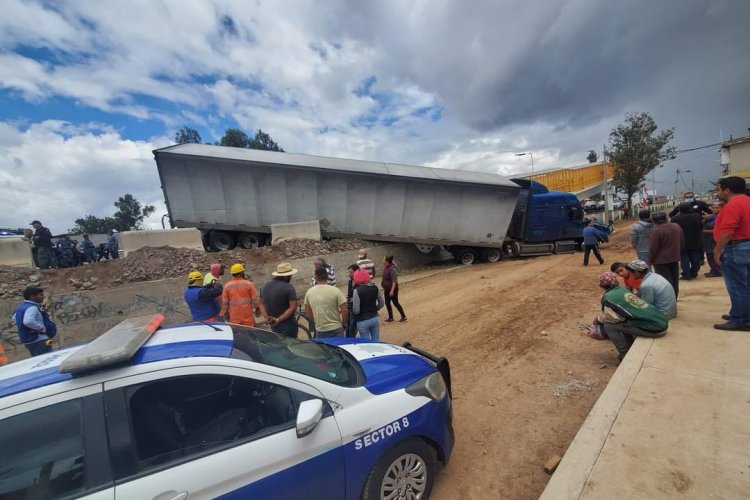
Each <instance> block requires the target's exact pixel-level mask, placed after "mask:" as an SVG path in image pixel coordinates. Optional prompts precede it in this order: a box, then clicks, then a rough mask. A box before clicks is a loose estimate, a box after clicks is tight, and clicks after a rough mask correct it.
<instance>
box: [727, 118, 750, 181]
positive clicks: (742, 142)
mask: <svg viewBox="0 0 750 500" xmlns="http://www.w3.org/2000/svg"><path fill="white" fill-rule="evenodd" d="M748 132H749V133H750V129H748ZM720 151H721V167H722V173H723V175H738V176H740V177H744V178H745V179H750V135H747V136H745V137H740V138H738V139H730V140H728V141H726V142H723V143H721V150H720Z"/></svg>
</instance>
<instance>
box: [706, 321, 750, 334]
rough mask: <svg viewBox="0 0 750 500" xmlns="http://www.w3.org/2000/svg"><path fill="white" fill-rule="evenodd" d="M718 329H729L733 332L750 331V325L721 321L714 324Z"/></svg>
mask: <svg viewBox="0 0 750 500" xmlns="http://www.w3.org/2000/svg"><path fill="white" fill-rule="evenodd" d="M714 328H716V329H717V330H728V331H732V332H750V325H740V324H738V323H732V322H731V321H727V322H726V323H719V324H716V325H714Z"/></svg>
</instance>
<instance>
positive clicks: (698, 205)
mask: <svg viewBox="0 0 750 500" xmlns="http://www.w3.org/2000/svg"><path fill="white" fill-rule="evenodd" d="M746 193H747V186H746V182H745V179H743V178H741V177H736V176H730V177H725V178H722V179H720V180H719V181H718V183H717V186H716V196H717V199H716V200H715V201H714V202H713V203H712V204H711V205H710V206H709V205H708V204H707V203H706V202H703V201H701V200H688V201H685V202H683V203H681V204H679V206H677V207H676V208H675V210H673V211H672V212H671V213H670V214H669V216H668V215H667V214H666V213H665V212H654V213H650V212H649V211H648V210H642V211H641V212H640V213H639V221H638V222H636V223H635V224H634V225H633V226H632V227H631V230H630V242H631V245H632V248H633V251H634V252H635V254H636V256H637V259H636V260H633V261H631V262H628V263H622V262H616V263H614V264H612V266H611V270H610V272H606V273H603V274H602V275H601V276H600V277H599V285H600V287H601V288H602V289H604V294H603V296H602V301H601V306H602V312H601V313H600V314H599V315H598V316H597V317H596V318H595V319H594V321H593V324H592V325H591V327H590V334H591V336H592V337H594V338H597V339H604V338H609V339H610V340H611V341H612V342H613V344H614V345H615V347H616V348H617V351H618V354H619V357H620V359H622V357H623V356H625V354H626V353H627V351H628V349H629V348H630V346H631V345H632V343H633V342H634V340H635V337H638V336H646V337H661V336H663V335H664V334H665V333H666V331H667V327H668V325H669V320H670V319H672V318H674V317H676V316H677V312H678V311H677V298H678V297H679V294H680V281H690V280H695V279H697V278H698V277H699V276H700V269H701V267H702V266H703V265H704V263H707V264H708V267H709V271H708V272H706V273H704V276H705V277H707V278H715V277H723V278H724V282H725V285H726V289H727V292H728V294H729V299H730V310H729V312H728V313H727V314H724V315H722V320H723V322H719V323H716V324H714V328H715V329H717V330H725V331H750V197H749V196H748V195H747V194H746ZM618 278H621V279H622V280H623V282H622V284H620V282H619V279H618Z"/></svg>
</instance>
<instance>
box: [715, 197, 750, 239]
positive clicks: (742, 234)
mask: <svg viewBox="0 0 750 500" xmlns="http://www.w3.org/2000/svg"><path fill="white" fill-rule="evenodd" d="M726 233H729V234H731V235H732V241H738V240H748V239H750V196H746V195H744V194H741V195H738V196H735V197H734V198H732V199H731V200H729V202H728V203H727V204H726V205H724V208H722V209H721V212H719V215H717V216H716V222H715V223H714V241H719V236H721V235H722V234H726Z"/></svg>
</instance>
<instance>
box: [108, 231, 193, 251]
mask: <svg viewBox="0 0 750 500" xmlns="http://www.w3.org/2000/svg"><path fill="white" fill-rule="evenodd" d="M165 246H166V247H172V248H193V249H196V250H203V240H201V232H200V231H198V230H197V229H193V228H182V229H154V230H151V231H125V232H122V233H120V250H121V251H123V252H124V253H125V255H127V254H128V253H130V252H134V251H135V250H138V249H140V248H143V247H165Z"/></svg>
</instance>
